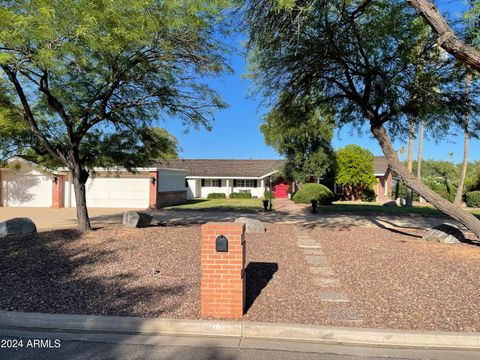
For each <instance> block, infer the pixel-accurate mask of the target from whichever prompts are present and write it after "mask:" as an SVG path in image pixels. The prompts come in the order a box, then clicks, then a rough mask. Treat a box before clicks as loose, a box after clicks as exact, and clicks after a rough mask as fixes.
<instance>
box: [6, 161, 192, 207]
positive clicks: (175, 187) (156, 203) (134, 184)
mask: <svg viewBox="0 0 480 360" xmlns="http://www.w3.org/2000/svg"><path fill="white" fill-rule="evenodd" d="M185 175H186V172H185V170H182V169H163V168H158V167H150V168H138V169H136V172H135V173H131V172H129V171H127V170H126V169H121V168H118V169H114V170H112V169H110V170H107V169H100V168H97V169H94V175H93V176H91V177H90V178H89V179H88V181H87V183H86V195H87V205H88V207H91V208H138V209H146V208H159V207H162V206H165V205H172V204H178V203H182V202H185V201H186V198H187V191H186V189H185ZM0 206H5V207H7V206H8V207H53V208H63V207H75V194H74V191H73V185H72V181H71V176H70V174H69V172H68V171H67V170H66V169H57V170H55V171H47V170H45V169H42V168H41V167H40V166H38V165H37V164H34V163H32V162H29V161H25V160H22V159H13V160H12V161H10V166H8V167H5V168H0Z"/></svg>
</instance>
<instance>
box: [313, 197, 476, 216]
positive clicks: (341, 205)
mask: <svg viewBox="0 0 480 360" xmlns="http://www.w3.org/2000/svg"><path fill="white" fill-rule="evenodd" d="M466 211H468V212H470V213H472V214H473V215H475V216H477V217H480V209H466ZM318 212H345V213H370V214H423V215H443V213H442V212H441V211H439V210H437V209H435V208H434V207H433V206H431V205H414V206H413V207H411V208H408V207H403V206H399V207H389V206H383V205H382V204H377V203H366V202H348V201H336V202H334V203H333V205H331V206H319V207H318Z"/></svg>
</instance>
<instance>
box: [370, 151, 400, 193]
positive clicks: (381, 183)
mask: <svg viewBox="0 0 480 360" xmlns="http://www.w3.org/2000/svg"><path fill="white" fill-rule="evenodd" d="M374 175H375V177H376V179H377V182H376V183H375V186H374V190H375V195H376V198H377V201H378V202H384V201H388V200H391V199H392V194H393V186H394V175H395V174H394V173H393V172H392V170H391V169H390V168H389V167H388V161H387V158H386V157H385V156H375V160H374Z"/></svg>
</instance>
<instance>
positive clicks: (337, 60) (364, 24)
mask: <svg viewBox="0 0 480 360" xmlns="http://www.w3.org/2000/svg"><path fill="white" fill-rule="evenodd" d="M298 4H300V5H298ZM359 4H361V5H359ZM246 22H247V25H248V29H249V47H250V50H251V52H250V54H251V61H252V63H253V65H252V69H253V70H252V73H253V74H252V75H253V77H254V79H255V81H256V83H257V85H258V87H259V88H260V89H263V93H264V95H265V96H268V97H274V98H276V99H277V100H279V97H278V94H279V93H282V94H284V93H287V94H289V96H287V97H286V99H287V100H285V99H282V101H292V100H291V99H295V98H302V97H305V96H309V97H311V98H315V99H316V101H317V103H319V104H328V105H330V106H332V107H334V108H335V110H336V120H337V121H336V122H337V123H338V124H342V123H347V122H348V123H351V124H354V125H358V126H359V127H361V126H362V125H365V124H368V125H369V127H370V130H371V133H372V134H373V136H374V137H375V138H376V139H377V141H378V143H379V145H380V147H381V148H382V151H383V153H384V154H385V156H386V158H387V159H388V163H389V167H390V168H391V169H392V170H393V171H394V172H395V173H397V174H398V175H399V176H400V177H401V178H402V180H403V182H404V183H405V184H406V185H407V186H408V187H409V188H411V189H413V190H414V191H415V192H417V193H418V194H419V195H420V196H422V197H423V198H425V199H426V200H427V201H428V202H430V203H431V204H432V205H434V206H435V207H437V208H438V209H440V210H441V211H443V212H444V213H446V214H448V215H450V216H452V217H453V218H455V219H456V220H458V221H459V222H461V223H462V224H464V225H465V226H466V227H467V228H469V229H470V230H472V231H473V232H474V233H475V234H477V235H479V236H480V221H479V220H478V219H476V218H475V217H474V216H473V215H471V214H469V213H466V212H464V211H462V210H461V209H459V208H457V207H455V206H453V205H452V204H451V203H450V202H448V201H446V200H445V199H443V198H441V197H440V196H439V195H438V194H436V193H435V192H434V191H432V190H431V189H429V188H428V187H427V186H425V185H424V184H422V182H421V181H420V180H418V179H417V178H416V177H415V176H413V174H411V173H410V172H409V171H408V170H407V169H406V168H405V167H404V166H403V165H402V164H401V162H400V161H399V160H398V158H397V154H396V152H395V150H394V148H393V146H392V143H391V140H390V136H389V134H390V135H394V136H399V135H405V134H406V132H407V131H408V130H407V129H408V125H409V122H408V118H409V117H410V116H412V115H414V116H416V117H418V118H422V119H426V118H432V119H436V120H437V121H436V123H437V124H438V125H439V126H443V127H444V128H447V129H448V127H449V126H451V125H453V124H454V123H455V122H456V121H458V118H459V117H458V114H463V113H464V112H465V99H464V98H465V95H464V89H463V86H461V84H463V82H462V81H459V74H458V71H455V70H456V69H455V66H454V62H452V61H450V59H449V58H445V59H443V58H442V53H441V52H440V49H439V47H438V45H437V44H436V35H435V34H433V33H431V32H427V34H428V36H424V35H423V34H425V26H426V25H425V24H424V23H423V22H422V21H418V17H416V14H415V13H414V12H413V11H412V9H410V8H409V7H407V6H405V3H404V1H400V0H393V1H392V0H389V1H386V0H383V1H364V2H358V1H353V0H352V1H343V0H335V1H331V0H330V1H327V0H323V1H322V0H321V1H307V2H301V3H297V2H294V1H287V4H283V2H282V4H279V2H278V1H275V0H270V1H264V0H262V1H260V0H256V1H255V0H251V1H250V2H249V6H248V8H247V9H246ZM419 43H423V44H424V45H423V46H422V47H421V49H420V51H419V48H418V44H419ZM419 69H421V72H419V71H418V70H419Z"/></svg>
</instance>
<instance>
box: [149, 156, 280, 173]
mask: <svg viewBox="0 0 480 360" xmlns="http://www.w3.org/2000/svg"><path fill="white" fill-rule="evenodd" d="M284 163H285V160H226V159H175V160H158V161H157V162H156V163H155V166H157V167H159V168H170V169H185V170H187V176H205V177H215V176H216V177H240V178H242V177H253V178H261V177H263V176H265V175H267V174H270V173H272V172H274V171H275V170H279V168H280V167H281V166H282V165H283V164H284Z"/></svg>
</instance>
